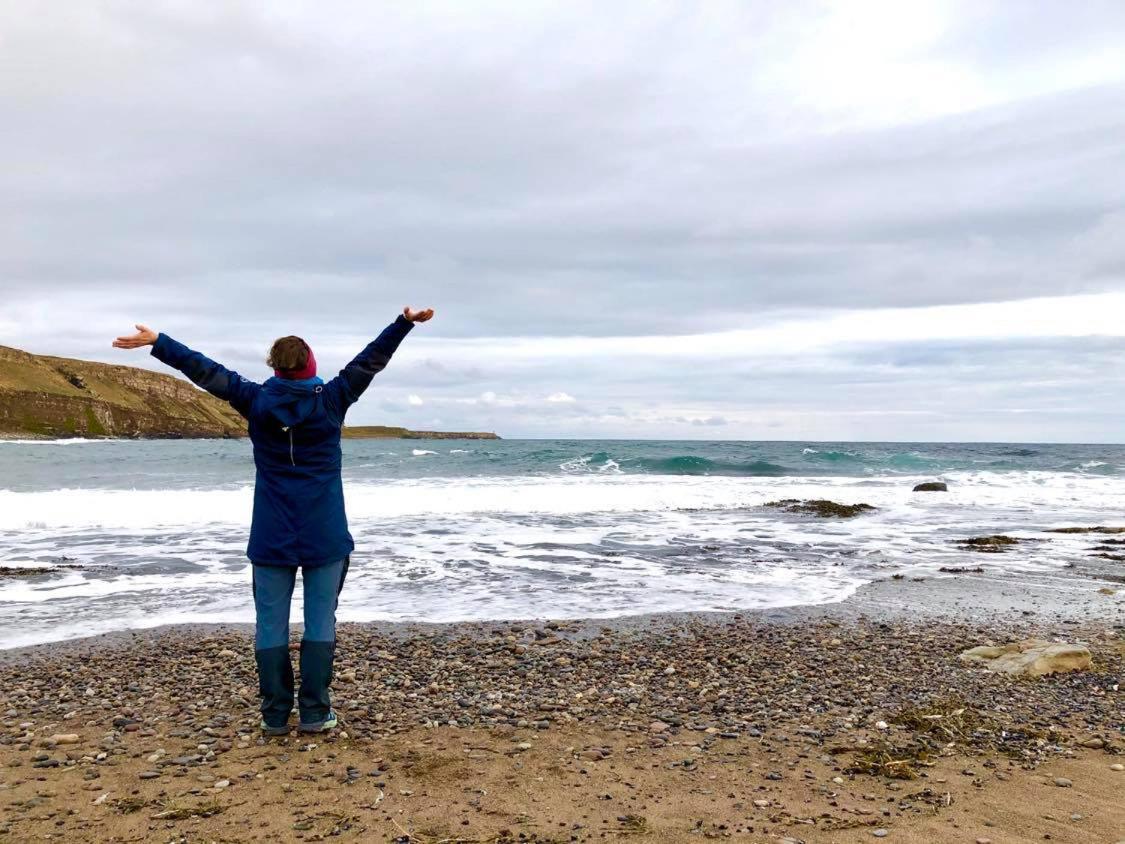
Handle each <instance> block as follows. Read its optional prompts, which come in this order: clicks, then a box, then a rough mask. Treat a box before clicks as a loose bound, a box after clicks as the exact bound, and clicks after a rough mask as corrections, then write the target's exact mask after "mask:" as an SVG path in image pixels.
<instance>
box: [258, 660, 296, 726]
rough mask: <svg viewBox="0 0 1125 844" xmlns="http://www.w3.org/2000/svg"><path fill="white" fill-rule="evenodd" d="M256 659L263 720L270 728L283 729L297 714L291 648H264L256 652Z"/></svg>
mask: <svg viewBox="0 0 1125 844" xmlns="http://www.w3.org/2000/svg"><path fill="white" fill-rule="evenodd" d="M254 657H255V659H256V660H257V662H258V693H259V694H260V695H261V696H262V721H264V722H265V724H266V725H267V726H268V727H269V728H270V729H281V728H282V727H284V726H285V725H286V723H287V722H288V721H289V713H290V712H292V711H293V663H292V662H290V660H289V646H288V645H281V646H279V647H276V648H263V649H262V650H258V651H254ZM302 662H303V658H302Z"/></svg>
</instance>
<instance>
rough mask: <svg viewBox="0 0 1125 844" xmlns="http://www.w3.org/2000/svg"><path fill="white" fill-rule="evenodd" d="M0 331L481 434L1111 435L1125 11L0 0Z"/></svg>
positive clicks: (1123, 317)
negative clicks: (272, 362) (386, 334)
mask: <svg viewBox="0 0 1125 844" xmlns="http://www.w3.org/2000/svg"><path fill="white" fill-rule="evenodd" d="M0 156H2V161H3V166H0V290H2V294H3V296H2V305H0V343H3V344H6V345H13V346H18V347H21V348H25V349H28V350H30V351H35V352H41V353H50V354H61V355H69V356H75V357H83V358H88V359H95V360H104V361H112V362H117V363H130V364H136V365H141V366H152V367H154V368H155V367H156V366H158V365H156V364H155V362H154V361H153V360H152V359H151V358H149V357H147V356H145V355H144V354H143V353H139V352H134V353H126V352H120V351H116V350H113V349H111V348H109V340H110V338H111V337H113V336H115V335H116V334H118V333H121V332H123V331H125V330H126V329H129V328H131V326H132V324H133V323H134V322H137V321H140V322H145V323H147V324H149V325H151V326H152V327H153V328H155V329H157V330H161V331H165V332H167V333H169V334H171V335H172V336H174V337H176V338H177V339H180V340H182V341H183V342H185V343H188V344H189V345H191V346H194V347H195V348H198V349H200V350H201V351H203V352H205V353H206V354H208V355H210V356H211V357H214V358H216V359H219V360H220V361H222V362H224V363H226V364H227V365H229V366H231V367H233V368H236V369H238V370H239V371H240V372H242V374H244V375H246V376H248V377H251V378H255V379H260V378H265V377H267V376H268V375H269V372H268V370H267V369H266V367H265V364H264V357H265V351H266V349H267V348H268V346H269V343H270V342H271V341H272V340H273V338H274V337H276V336H278V335H279V334H287V333H297V334H301V335H302V336H304V337H305V338H306V339H307V340H308V341H309V342H310V343H311V344H312V345H313V347H314V348H315V349H316V350H317V356H318V359H319V361H320V363H321V372H322V374H326V375H331V374H332V372H333V371H335V370H336V369H338V368H339V367H340V366H342V365H343V364H344V363H345V362H346V361H347V359H349V358H350V357H351V355H352V354H354V353H355V352H356V351H358V349H359V348H361V347H362V345H363V344H364V342H366V340H367V339H368V338H369V337H370V336H371V335H372V334H374V333H376V332H377V331H378V330H379V329H381V328H382V327H383V326H384V325H385V324H386V323H387V322H389V321H390V320H391V319H392V318H393V317H394V315H395V313H396V311H397V310H399V309H400V308H401V307H402V305H404V304H407V303H410V304H413V305H415V306H418V307H423V306H432V307H434V308H436V309H437V317H436V318H435V320H434V321H433V322H432V323H429V324H427V325H424V326H421V327H419V328H418V329H417V330H416V331H415V332H414V333H413V334H412V336H411V337H410V338H408V340H407V341H406V344H405V345H404V347H403V348H402V350H401V351H400V356H399V357H398V358H397V359H396V360H395V361H394V363H393V364H392V365H391V368H390V369H388V370H387V371H386V372H385V373H384V374H383V375H381V376H380V377H379V380H378V381H377V382H376V384H375V385H374V386H373V388H372V391H371V392H370V393H369V394H368V396H367V397H366V398H365V400H364V401H363V402H362V403H361V404H360V405H358V406H357V407H356V408H355V409H354V410H353V411H352V414H351V416H350V419H349V421H351V422H353V423H356V424H359V423H383V424H394V425H407V426H412V427H422V428H446V429H462V428H471V429H487V430H496V431H499V432H500V433H501V434H503V435H505V436H511V437H518V436H568V437H591V436H609V437H684V438H714V439H741V438H748V439H756V438H762V439H876V440H879V439H894V440H911V439H927V440H1011V441H1015V440H1071V441H1098V442H1122V441H1125V426H1123V424H1122V423H1123V422H1125V3H1123V2H1121V0H1106V1H1105V2H1098V1H1097V0H1070V2H1062V0H1058V2H1055V0H1044V2H1035V3H1030V2H1024V0H1013V2H981V0H971V2H964V3H961V2H922V0H911V2H902V1H901V0H887V1H886V2H859V1H858V0H856V2H848V1H847V0H840V1H839V2H822V3H812V2H787V3H776V2H772V0H771V2H723V0H708V2H700V3H686V2H685V3H680V2H654V0H644V2H612V3H605V2H578V1H577V0H564V1H563V2H558V3H541V2H534V0H521V1H520V2H511V0H507V2H502V3H491V2H480V0H474V2H463V1H462V0H451V2H417V3H413V2H412V3H391V2H386V3H347V4H343V3H333V2H317V3H291V2H278V0H270V2H268V3H267V2H258V3H253V4H251V3H244V2H231V1H230V0H224V1H223V2H213V3H212V2H201V1H200V0H181V1H180V2H161V0H137V2H107V1H104V0H89V2H85V3H57V4H56V3H42V2H33V0H27V1H26V2H23V0H0Z"/></svg>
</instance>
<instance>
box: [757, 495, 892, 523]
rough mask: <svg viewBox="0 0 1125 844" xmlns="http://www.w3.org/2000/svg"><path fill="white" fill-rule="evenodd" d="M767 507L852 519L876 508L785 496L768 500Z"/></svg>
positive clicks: (825, 516) (821, 516) (831, 517)
mask: <svg viewBox="0 0 1125 844" xmlns="http://www.w3.org/2000/svg"><path fill="white" fill-rule="evenodd" d="M765 506H766V507H775V508H777V509H779V510H784V511H785V512H786V513H798V514H801V515H806V516H818V517H819V518H822V519H850V518H853V517H855V516H858V515H860V514H861V513H867V512H869V511H872V510H874V509H875V508H874V507H873V506H872V505H870V504H863V503H860V504H840V503H839V502H836V501H829V500H828V499H826V498H810V499H807V500H804V501H802V500H800V499H798V498H783V499H781V500H780V501H767V502H766V504H765Z"/></svg>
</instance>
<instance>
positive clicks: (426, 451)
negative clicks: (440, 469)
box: [410, 448, 437, 457]
mask: <svg viewBox="0 0 1125 844" xmlns="http://www.w3.org/2000/svg"><path fill="white" fill-rule="evenodd" d="M410 453H411V454H413V455H414V456H415V457H423V456H425V455H427V454H437V452H436V451H430V450H429V449H428V448H415V449H412V450H411V452H410Z"/></svg>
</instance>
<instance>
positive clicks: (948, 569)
mask: <svg viewBox="0 0 1125 844" xmlns="http://www.w3.org/2000/svg"><path fill="white" fill-rule="evenodd" d="M938 571H943V572H945V573H946V574H984V569H982V568H981V567H980V566H973V567H972V568H970V567H968V566H942V567H941V568H940V569H938Z"/></svg>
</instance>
